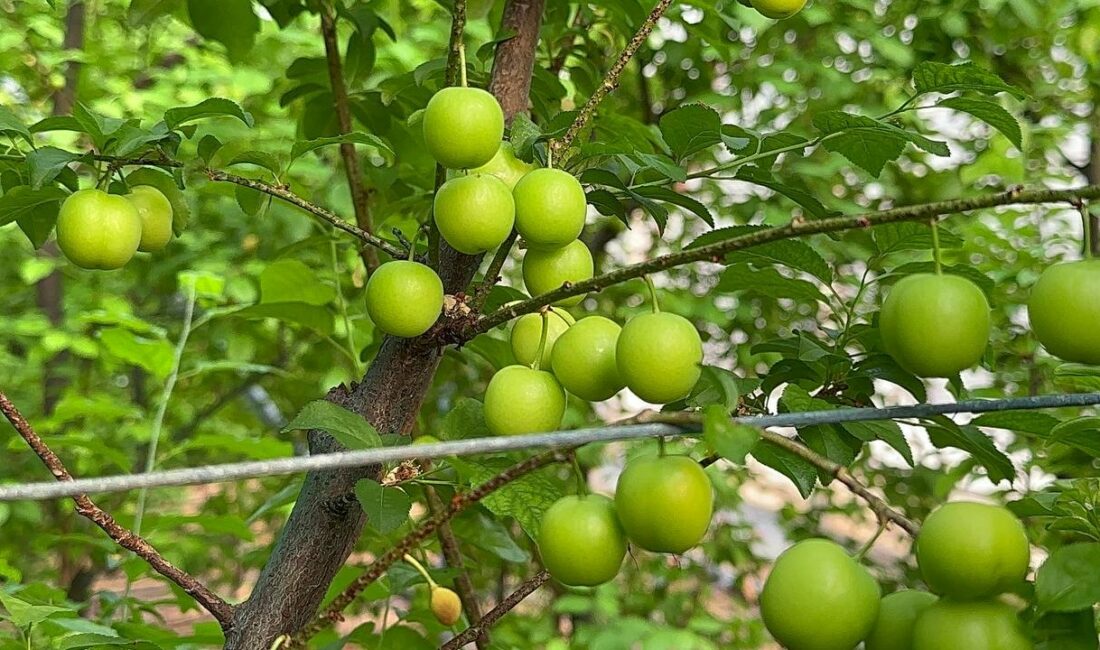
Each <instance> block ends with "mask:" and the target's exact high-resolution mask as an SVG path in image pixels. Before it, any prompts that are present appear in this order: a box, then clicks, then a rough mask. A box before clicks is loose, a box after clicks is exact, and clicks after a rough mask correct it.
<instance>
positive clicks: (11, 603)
mask: <svg viewBox="0 0 1100 650" xmlns="http://www.w3.org/2000/svg"><path fill="white" fill-rule="evenodd" d="M0 605H3V606H4V609H6V610H8V619H9V620H11V622H12V623H14V624H15V626H16V627H18V628H27V627H30V626H31V625H35V624H37V623H41V622H42V621H44V620H46V619H48V618H50V617H51V616H53V615H55V614H61V613H70V614H71V612H72V610H70V609H67V608H65V607H54V606H53V605H32V604H30V603H28V602H27V601H25V600H22V599H20V598H16V597H15V596H12V595H10V594H6V593H4V592H2V591H0Z"/></svg>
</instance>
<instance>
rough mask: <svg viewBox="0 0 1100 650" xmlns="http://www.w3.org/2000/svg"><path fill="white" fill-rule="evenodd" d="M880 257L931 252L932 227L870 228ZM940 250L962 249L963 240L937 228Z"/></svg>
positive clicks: (897, 225)
mask: <svg viewBox="0 0 1100 650" xmlns="http://www.w3.org/2000/svg"><path fill="white" fill-rule="evenodd" d="M871 236H872V237H873V238H874V240H875V247H876V248H877V249H878V252H879V254H880V255H888V254H890V253H897V252H899V251H914V250H932V227H931V226H929V225H927V224H923V223H913V222H908V221H906V222H901V223H885V224H881V225H878V226H874V227H873V228H871ZM939 238H940V248H962V246H963V239H962V237H959V236H958V235H956V234H955V233H953V232H951V231H950V230H948V229H947V228H945V227H943V226H940V227H939Z"/></svg>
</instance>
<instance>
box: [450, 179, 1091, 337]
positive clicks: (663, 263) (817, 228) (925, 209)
mask: <svg viewBox="0 0 1100 650" xmlns="http://www.w3.org/2000/svg"><path fill="white" fill-rule="evenodd" d="M1095 198H1100V185H1086V186H1084V187H1079V188H1075V189H1069V190H1050V189H1036V190H1028V191H1024V190H1022V189H1020V188H1014V189H1010V190H1008V191H1005V192H1000V193H997V194H989V195H986V196H979V197H974V198H968V199H954V200H951V201H940V202H936V203H923V204H919V205H912V206H906V207H902V208H894V209H891V210H882V211H880V212H868V213H864V214H857V215H853V216H845V217H833V218H830V219H819V220H816V221H806V220H805V219H793V220H791V222H790V223H788V224H787V225H786V226H782V227H778V228H760V229H759V230H757V231H755V232H751V233H749V234H746V235H740V236H737V237H731V238H729V239H726V240H723V241H720V242H717V243H715V244H710V245H708V246H700V247H698V248H688V249H686V250H683V251H680V252H677V253H670V254H668V255H663V256H661V257H656V258H653V259H651V260H647V261H645V262H640V263H638V264H634V265H631V266H627V267H624V268H621V269H618V270H616V271H611V272H610V273H605V274H603V275H598V276H596V277H594V278H589V279H588V280H584V281H582V282H577V283H575V284H570V285H566V286H562V287H561V288H558V289H555V290H553V291H549V292H547V293H544V294H542V295H539V296H535V297H534V298H528V299H527V300H523V301H520V302H517V303H514V304H511V305H509V306H507V307H502V308H500V309H498V310H497V311H495V312H493V313H492V314H488V315H486V316H482V317H481V318H480V319H478V321H477V323H476V325H475V326H474V327H473V328H472V331H470V332H467V333H466V334H465V336H464V337H463V338H472V337H473V336H476V335H477V334H479V333H481V332H487V331H489V330H491V329H492V328H494V327H496V326H497V325H500V324H501V323H505V322H507V321H509V320H511V319H513V318H515V317H517V316H520V315H523V314H528V313H531V312H534V311H537V310H538V309H539V308H541V307H543V306H544V305H549V304H552V303H554V302H556V301H558V300H561V299H562V298H567V297H569V296H579V295H583V294H586V293H589V292H591V291H598V290H600V289H603V288H605V287H609V286H611V285H613V284H619V283H621V282H625V281H627V280H632V279H634V278H640V277H642V276H643V275H647V274H650V273H657V272H659V271H665V270H667V269H671V268H673V267H677V266H682V265H684V264H691V263H694V262H703V261H710V262H714V263H720V262H721V261H722V259H723V258H724V257H725V255H726V254H728V253H731V252H733V251H738V250H743V249H746V248H751V247H753V246H760V245H761V244H767V243H769V242H774V241H779V240H782V239H792V238H795V237H804V236H806V235H814V234H821V233H827V232H837V231H841V230H852V229H855V228H869V227H871V226H876V225H880V224H884V223H894V222H898V221H928V220H929V219H933V218H936V217H940V216H943V215H947V214H953V213H956V212H970V211H973V210H980V209H984V208H992V207H996V206H1005V205H1027V204H1036V203H1061V202H1067V203H1068V202H1073V201H1075V200H1079V199H1095Z"/></svg>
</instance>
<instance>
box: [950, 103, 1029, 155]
mask: <svg viewBox="0 0 1100 650" xmlns="http://www.w3.org/2000/svg"><path fill="white" fill-rule="evenodd" d="M936 105H937V106H943V107H945V108H953V109H955V110H956V111H962V112H964V113H969V114H970V115H973V116H974V117H976V118H978V119H979V120H981V121H983V122H985V123H986V124H988V125H989V126H992V127H993V128H995V129H997V130H998V131H1000V132H1001V133H1003V134H1004V135H1005V137H1006V138H1008V139H1009V141H1010V142H1012V144H1014V145H1015V146H1016V148H1017V149H1023V133H1021V131H1020V123H1019V122H1018V121H1017V120H1016V118H1015V117H1013V116H1012V114H1011V113H1009V112H1008V111H1006V110H1005V109H1004V107H1003V106H1001V105H1000V104H998V103H996V102H991V101H988V100H985V99H974V98H972V97H950V98H948V99H945V100H943V101H941V102H939V103H938V104H936Z"/></svg>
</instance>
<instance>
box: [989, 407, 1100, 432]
mask: <svg viewBox="0 0 1100 650" xmlns="http://www.w3.org/2000/svg"><path fill="white" fill-rule="evenodd" d="M1097 421H1098V422H1100V418H1097ZM970 424H973V425H974V426H978V427H991V428H994V429H1007V430H1009V431H1018V432H1020V433H1029V434H1031V435H1035V436H1040V437H1042V438H1046V437H1047V436H1049V435H1050V434H1051V433H1052V432H1051V429H1054V428H1055V427H1057V426H1058V418H1056V417H1054V416H1053V415H1047V414H1046V413H1038V412H1036V411H1000V412H992V413H982V414H981V415H979V416H978V417H976V418H974V419H973V420H971V421H970ZM1097 428H1100V424H1098V425H1097Z"/></svg>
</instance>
